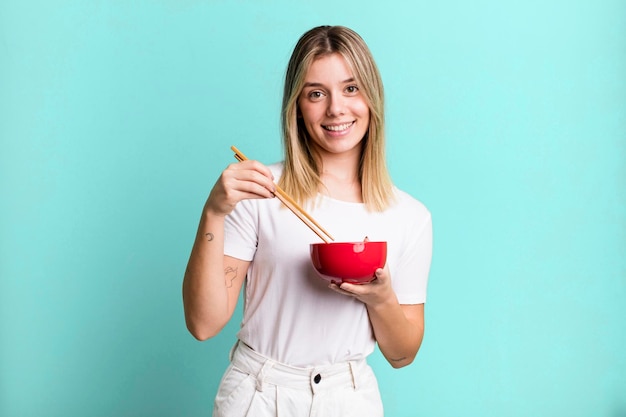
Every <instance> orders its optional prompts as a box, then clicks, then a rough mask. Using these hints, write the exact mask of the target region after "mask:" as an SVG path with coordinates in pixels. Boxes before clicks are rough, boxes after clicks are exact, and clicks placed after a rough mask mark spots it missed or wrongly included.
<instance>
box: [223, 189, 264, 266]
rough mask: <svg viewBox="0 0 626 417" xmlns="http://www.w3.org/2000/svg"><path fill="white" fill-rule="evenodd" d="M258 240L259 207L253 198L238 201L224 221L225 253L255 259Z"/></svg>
mask: <svg viewBox="0 0 626 417" xmlns="http://www.w3.org/2000/svg"><path fill="white" fill-rule="evenodd" d="M257 242H258V208H257V206H256V204H255V202H254V201H253V200H243V201H240V202H239V203H237V205H236V206H235V209H234V210H233V211H232V212H231V213H230V214H229V215H228V216H226V219H225V221H224V255H228V256H232V257H234V258H237V259H241V260H244V261H251V260H252V259H254V254H255V253H256V248H257Z"/></svg>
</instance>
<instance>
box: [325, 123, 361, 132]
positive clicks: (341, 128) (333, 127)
mask: <svg viewBox="0 0 626 417" xmlns="http://www.w3.org/2000/svg"><path fill="white" fill-rule="evenodd" d="M353 124H354V121H352V122H348V123H341V124H338V125H322V127H323V128H324V129H325V130H329V131H331V132H342V131H344V130H347V129H349V128H350V126H352V125H353Z"/></svg>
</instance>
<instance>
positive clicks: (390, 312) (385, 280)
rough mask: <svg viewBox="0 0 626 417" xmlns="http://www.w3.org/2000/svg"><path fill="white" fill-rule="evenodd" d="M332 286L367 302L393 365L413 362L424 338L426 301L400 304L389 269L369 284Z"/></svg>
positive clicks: (379, 272) (380, 342) (380, 343)
mask: <svg viewBox="0 0 626 417" xmlns="http://www.w3.org/2000/svg"><path fill="white" fill-rule="evenodd" d="M330 288H332V289H333V290H335V291H337V292H340V293H342V294H346V295H350V296H352V297H355V298H357V299H358V300H360V301H362V302H363V303H365V305H366V307H367V312H368V314H369V319H370V322H371V323H372V328H373V329H374V336H375V337H376V341H377V343H378V346H379V347H380V351H381V352H382V354H383V355H384V356H385V358H386V359H387V361H388V362H389V363H390V364H391V366H393V367H394V368H401V367H403V366H406V365H409V364H410V363H411V362H413V360H414V359H415V356H416V355H417V351H418V350H419V348H420V346H421V344H422V339H423V337H424V304H415V305H405V304H399V303H398V299H397V298H396V294H395V293H394V291H393V289H392V288H391V279H390V277H389V271H388V269H387V268H385V269H378V270H377V271H376V279H375V280H374V281H372V282H371V283H369V284H365V285H355V284H348V283H343V284H341V286H340V287H338V286H337V285H335V284H331V285H330Z"/></svg>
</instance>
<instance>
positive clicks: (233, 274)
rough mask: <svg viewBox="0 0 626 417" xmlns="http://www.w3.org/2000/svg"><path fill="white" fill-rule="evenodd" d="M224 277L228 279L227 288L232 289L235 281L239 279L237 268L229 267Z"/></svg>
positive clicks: (225, 270)
mask: <svg viewBox="0 0 626 417" xmlns="http://www.w3.org/2000/svg"><path fill="white" fill-rule="evenodd" d="M224 276H225V277H226V288H231V287H232V286H233V281H234V280H235V278H237V268H233V267H231V266H229V267H227V268H226V269H224Z"/></svg>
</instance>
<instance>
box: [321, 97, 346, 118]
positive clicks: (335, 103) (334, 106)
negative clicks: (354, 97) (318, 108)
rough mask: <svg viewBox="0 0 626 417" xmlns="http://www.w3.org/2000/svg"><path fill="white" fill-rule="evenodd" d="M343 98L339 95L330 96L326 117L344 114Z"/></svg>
mask: <svg viewBox="0 0 626 417" xmlns="http://www.w3.org/2000/svg"><path fill="white" fill-rule="evenodd" d="M345 105H346V103H345V97H343V96H342V95H341V94H331V95H330V96H329V99H328V107H327V108H326V115H327V116H328V117H336V116H340V115H342V114H344V113H345Z"/></svg>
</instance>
